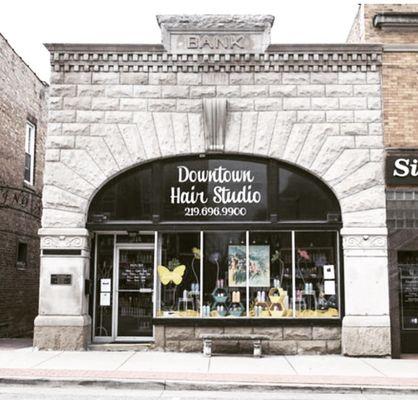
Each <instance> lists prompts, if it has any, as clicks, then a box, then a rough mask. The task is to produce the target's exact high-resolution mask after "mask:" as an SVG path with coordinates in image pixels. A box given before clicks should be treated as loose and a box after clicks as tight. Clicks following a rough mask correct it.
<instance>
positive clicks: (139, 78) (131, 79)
mask: <svg viewBox="0 0 418 400" xmlns="http://www.w3.org/2000/svg"><path fill="white" fill-rule="evenodd" d="M120 83H121V84H128V85H129V84H133V85H135V84H137V85H143V84H147V83H148V73H146V72H125V73H123V74H121V75H120Z"/></svg>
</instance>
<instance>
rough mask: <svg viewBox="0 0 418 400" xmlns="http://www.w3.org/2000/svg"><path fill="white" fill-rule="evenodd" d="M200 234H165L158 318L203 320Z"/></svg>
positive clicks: (160, 262) (162, 246) (158, 268)
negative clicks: (201, 310)
mask: <svg viewBox="0 0 418 400" xmlns="http://www.w3.org/2000/svg"><path fill="white" fill-rule="evenodd" d="M200 257H201V256H200V233H199V232H196V233H195V232H192V233H189V232H187V233H163V234H162V235H161V260H160V261H159V264H158V267H157V273H158V278H159V282H160V283H161V286H160V288H159V289H160V292H159V304H158V307H157V310H158V312H157V316H163V317H189V318H190V317H198V316H200V304H201V295H200V285H201V282H200V276H201V259H200Z"/></svg>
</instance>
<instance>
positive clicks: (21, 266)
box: [16, 264, 27, 271]
mask: <svg viewBox="0 0 418 400" xmlns="http://www.w3.org/2000/svg"><path fill="white" fill-rule="evenodd" d="M16 269H17V270H18V271H26V270H27V265H26V264H16Z"/></svg>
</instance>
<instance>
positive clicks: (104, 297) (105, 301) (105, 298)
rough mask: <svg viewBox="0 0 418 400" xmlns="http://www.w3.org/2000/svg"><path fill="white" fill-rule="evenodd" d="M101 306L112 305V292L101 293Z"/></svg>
mask: <svg viewBox="0 0 418 400" xmlns="http://www.w3.org/2000/svg"><path fill="white" fill-rule="evenodd" d="M100 306H110V293H108V292H102V293H100Z"/></svg>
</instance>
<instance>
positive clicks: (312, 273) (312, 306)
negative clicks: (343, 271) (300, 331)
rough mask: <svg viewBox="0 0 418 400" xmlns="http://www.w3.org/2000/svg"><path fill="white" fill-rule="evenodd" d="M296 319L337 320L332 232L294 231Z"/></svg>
mask: <svg viewBox="0 0 418 400" xmlns="http://www.w3.org/2000/svg"><path fill="white" fill-rule="evenodd" d="M295 240H296V271H295V280H296V284H295V290H296V292H295V311H296V314H295V316H296V317H305V318H306V317H307V318H312V317H315V318H317V317H338V316H339V304H338V303H339V301H338V284H337V282H338V260H337V257H336V251H335V248H336V244H337V243H336V235H335V233H334V232H296V233H295Z"/></svg>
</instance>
